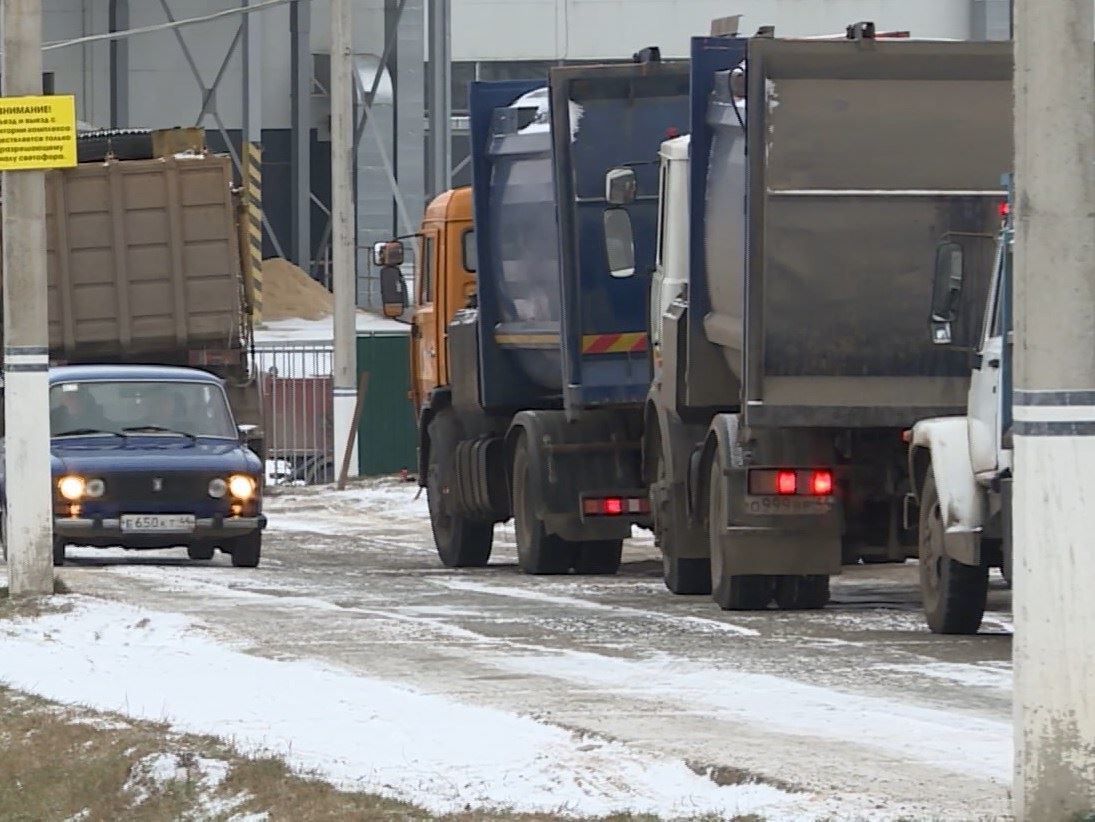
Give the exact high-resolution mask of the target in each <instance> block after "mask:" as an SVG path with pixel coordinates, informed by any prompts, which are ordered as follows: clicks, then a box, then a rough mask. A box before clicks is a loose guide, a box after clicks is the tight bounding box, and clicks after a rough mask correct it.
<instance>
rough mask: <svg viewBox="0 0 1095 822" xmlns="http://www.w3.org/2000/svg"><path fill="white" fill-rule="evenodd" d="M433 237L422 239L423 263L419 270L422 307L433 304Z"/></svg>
mask: <svg viewBox="0 0 1095 822" xmlns="http://www.w3.org/2000/svg"><path fill="white" fill-rule="evenodd" d="M433 252H434V241H433V237H432V236H430V235H427V236H425V237H423V238H422V253H421V255H419V256H420V260H421V262H420V263H419V265H420V268H419V270H418V302H419V304H421V305H429V304H430V303H432V302H433V265H434V263H433Z"/></svg>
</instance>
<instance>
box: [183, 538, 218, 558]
mask: <svg viewBox="0 0 1095 822" xmlns="http://www.w3.org/2000/svg"><path fill="white" fill-rule="evenodd" d="M215 550H216V548H215V546H213V545H211V544H210V543H208V542H199V543H197V544H196V545H187V546H186V555H187V556H188V557H190V558H191V559H196V560H206V559H213V551H215Z"/></svg>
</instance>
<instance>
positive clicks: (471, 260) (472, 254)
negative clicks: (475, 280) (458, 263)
mask: <svg viewBox="0 0 1095 822" xmlns="http://www.w3.org/2000/svg"><path fill="white" fill-rule="evenodd" d="M460 245H461V248H462V250H463V251H462V253H463V263H464V270H465V271H467V272H468V273H469V274H474V273H475V272H476V270H478V268H479V251H478V249H477V248H476V247H475V229H474V228H467V229H464V233H463V234H461V235H460Z"/></svg>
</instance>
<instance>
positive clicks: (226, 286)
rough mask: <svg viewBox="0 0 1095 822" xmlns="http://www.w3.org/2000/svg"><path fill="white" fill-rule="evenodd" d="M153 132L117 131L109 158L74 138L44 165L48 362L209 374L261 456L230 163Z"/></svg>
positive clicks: (97, 139) (91, 140) (95, 139)
mask: <svg viewBox="0 0 1095 822" xmlns="http://www.w3.org/2000/svg"><path fill="white" fill-rule="evenodd" d="M158 136H159V135H158V134H157V133H154V132H153V133H149V132H125V133H121V134H120V135H119V137H121V138H124V140H122V141H121V142H119V143H118V145H119V146H122V147H124V149H125V151H120V152H119V153H120V154H121V156H124V157H126V158H127V159H119V158H118V155H117V154H114V153H112V152H111V151H108V153H106V154H105V155H104V153H103V152H104V150H107V149H105V148H104V146H108V145H112V144H110V143H109V142H108V141H107V140H106V138H105V137H104V136H103V134H102V133H94V134H91V135H82V136H81V138H80V141H79V156H80V158H81V160H82V161H81V162H79V163H78V164H77V165H76V166H75V167H73V168H68V169H61V170H54V171H50V172H48V173H47V174H46V253H47V263H46V265H47V277H48V279H47V282H48V301H49V302H48V311H49V315H48V316H49V349H50V360H51V363H52V364H54V365H79V364H121V363H130V364H158V365H183V366H195V367H198V368H202V369H204V370H206V371H209V372H211V373H213V374H215V375H216V376H218V377H220V378H221V379H223V380H224V381H225V386H226V389H227V392H228V397H229V401H230V403H231V405H232V410H233V413H234V416H235V419H236V421H237V423H239V424H240V425H241V426H244V430H245V431H247V432H249V433H248V437H249V443H248V444H249V445H250V446H251V447H252V449H254V450H256V451H257V452H258V453H260V455H261V453H262V450H263V436H262V431H263V420H262V411H261V403H260V399H259V392H258V386H257V384H256V381H255V380H254V379H253V375H252V373H251V354H250V346H251V341H252V339H253V330H252V318H251V309H250V306H251V299H250V289H249V284H248V281H247V279H246V277H245V269H244V267H243V265H242V260H241V256H240V238H239V231H240V228H239V204H238V197H237V194H236V193H235V191H234V189H233V175H232V160H231V158H230V157H228V156H226V155H218V154H212V153H209V152H207V151H205V150H204V148H203V146H202V145H201V141H199V142H198V143H197V144H195V145H192V146H189V147H188V148H187V150H186V151H178V150H176V148H177V147H176V146H174V145H173V144H172V142H171V141H170V140H166V139H164V140H161V139H156V138H157V137H158ZM164 136H165V137H167V136H170V132H168V133H167V134H166V135H164ZM160 143H163V144H164V145H167V146H168V150H164V151H163V153H162V156H153V155H154V154H155V153H156V152H155V151H153V145H159V144H160ZM89 158H90V159H89Z"/></svg>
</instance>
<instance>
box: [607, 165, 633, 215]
mask: <svg viewBox="0 0 1095 822" xmlns="http://www.w3.org/2000/svg"><path fill="white" fill-rule="evenodd" d="M637 194H638V183H637V182H636V180H635V169H633V168H623V167H618V168H610V169H609V170H608V171H607V172H606V173H605V199H606V200H608V203H609V205H614V206H622V205H628V204H629V203H633V202H635V197H636V195H637Z"/></svg>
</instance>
